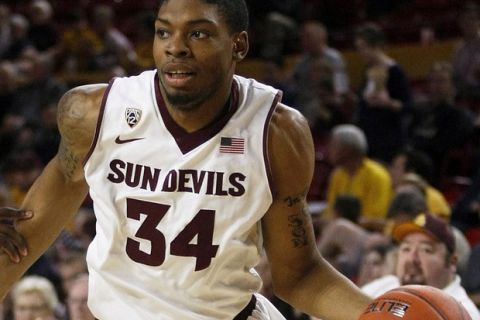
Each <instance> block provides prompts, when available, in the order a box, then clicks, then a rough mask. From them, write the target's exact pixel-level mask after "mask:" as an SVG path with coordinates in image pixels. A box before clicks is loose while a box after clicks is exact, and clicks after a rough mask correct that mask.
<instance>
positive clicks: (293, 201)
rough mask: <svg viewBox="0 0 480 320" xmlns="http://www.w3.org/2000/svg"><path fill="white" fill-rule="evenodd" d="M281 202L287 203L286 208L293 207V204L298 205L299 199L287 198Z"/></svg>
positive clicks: (295, 197) (296, 197) (298, 197)
mask: <svg viewBox="0 0 480 320" xmlns="http://www.w3.org/2000/svg"><path fill="white" fill-rule="evenodd" d="M283 201H284V202H286V203H287V206H289V207H293V206H294V205H295V204H297V203H299V202H300V201H301V199H300V196H294V197H292V196H288V197H286V198H285V199H284V200H283Z"/></svg>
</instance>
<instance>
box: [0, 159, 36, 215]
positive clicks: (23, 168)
mask: <svg viewBox="0 0 480 320" xmlns="http://www.w3.org/2000/svg"><path fill="white" fill-rule="evenodd" d="M41 171H42V166H41V163H40V159H39V158H38V156H37V154H35V153H34V152H33V151H31V150H21V151H20V150H19V151H15V152H13V153H12V154H10V155H9V156H8V157H7V159H6V160H5V162H4V164H3V167H2V175H3V177H4V179H5V183H6V185H7V188H8V191H9V194H10V197H11V199H12V201H13V202H14V203H15V205H17V206H19V205H20V204H21V203H22V201H23V199H24V198H25V195H26V194H27V191H28V189H29V188H30V186H31V185H32V184H33V182H34V181H35V179H36V178H37V177H38V175H39V174H40V173H41Z"/></svg>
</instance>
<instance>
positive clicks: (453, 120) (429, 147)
mask: <svg viewBox="0 0 480 320" xmlns="http://www.w3.org/2000/svg"><path fill="white" fill-rule="evenodd" d="M452 72H453V71H452V67H451V65H450V64H449V63H447V62H436V63H434V65H433V67H432V69H431V71H430V74H429V76H428V85H429V87H428V89H429V90H428V98H427V101H425V103H422V104H420V105H417V106H416V107H415V108H414V113H413V119H412V120H413V121H412V123H411V125H410V126H409V130H408V131H409V140H408V141H409V143H410V144H411V145H412V146H413V147H414V148H415V149H418V150H422V151H424V152H425V153H427V154H428V155H429V156H430V158H431V159H432V160H433V166H434V177H436V178H437V179H438V178H441V175H442V174H445V173H446V172H444V171H443V168H444V166H445V165H446V164H447V163H446V161H447V159H448V155H449V152H451V151H452V150H459V149H460V148H461V147H462V146H463V145H465V143H466V142H467V141H469V138H470V136H471V134H472V132H473V117H472V116H471V115H470V114H468V113H467V112H466V111H465V110H464V109H462V108H459V107H458V106H456V105H455V102H454V101H455V88H454V84H453V78H452ZM437 182H438V181H437Z"/></svg>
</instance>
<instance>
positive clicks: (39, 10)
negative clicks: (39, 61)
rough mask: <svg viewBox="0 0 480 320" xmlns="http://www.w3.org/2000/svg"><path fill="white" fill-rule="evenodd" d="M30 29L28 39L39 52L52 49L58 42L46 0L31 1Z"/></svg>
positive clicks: (51, 10)
mask: <svg viewBox="0 0 480 320" xmlns="http://www.w3.org/2000/svg"><path fill="white" fill-rule="evenodd" d="M29 18H30V28H29V29H28V39H29V40H30V42H31V43H32V45H33V46H34V47H35V49H37V51H39V52H46V51H47V50H49V49H52V48H53V47H54V46H55V45H56V44H57V42H58V34H57V30H56V27H55V26H54V24H53V20H52V18H53V9H52V5H51V4H50V2H48V1H47V0H33V1H32V2H31V3H30V5H29Z"/></svg>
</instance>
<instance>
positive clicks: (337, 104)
mask: <svg viewBox="0 0 480 320" xmlns="http://www.w3.org/2000/svg"><path fill="white" fill-rule="evenodd" d="M301 45H302V50H303V53H302V55H301V57H300V60H299V61H298V62H297V64H296V65H295V67H294V70H293V75H292V86H293V90H294V93H295V96H296V98H295V100H294V102H293V106H294V107H295V108H297V109H298V110H299V111H300V112H302V114H303V115H304V116H305V117H306V118H307V120H308V121H309V123H310V127H311V128H314V129H316V128H318V127H320V129H323V130H324V131H325V130H329V129H331V128H332V127H333V126H334V125H336V124H339V123H340V122H345V121H346V118H347V116H346V115H343V114H342V112H341V111H342V110H341V105H342V104H343V103H344V102H345V100H344V99H346V97H347V96H348V93H349V86H348V76H347V73H346V71H345V62H344V60H343V57H342V55H341V54H340V52H339V51H337V50H336V49H333V48H331V47H329V46H328V34H327V30H326V28H325V26H324V25H323V24H321V23H320V22H318V21H313V20H312V21H307V22H305V23H304V24H303V27H302V32H301Z"/></svg>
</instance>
